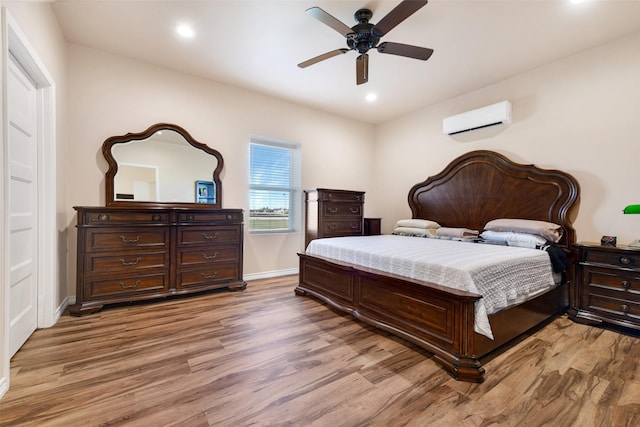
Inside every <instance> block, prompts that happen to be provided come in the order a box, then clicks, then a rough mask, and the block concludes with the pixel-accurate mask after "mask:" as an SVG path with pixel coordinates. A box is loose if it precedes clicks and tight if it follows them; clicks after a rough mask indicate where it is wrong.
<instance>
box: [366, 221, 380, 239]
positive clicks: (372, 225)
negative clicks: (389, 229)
mask: <svg viewBox="0 0 640 427" xmlns="http://www.w3.org/2000/svg"><path fill="white" fill-rule="evenodd" d="M380 234H382V219H381V218H365V219H364V235H365V236H378V235H380Z"/></svg>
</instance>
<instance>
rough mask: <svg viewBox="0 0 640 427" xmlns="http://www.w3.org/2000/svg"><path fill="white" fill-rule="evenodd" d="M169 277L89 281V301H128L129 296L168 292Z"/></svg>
mask: <svg viewBox="0 0 640 427" xmlns="http://www.w3.org/2000/svg"><path fill="white" fill-rule="evenodd" d="M167 282H168V281H167V276H166V275H165V274H164V273H157V274H147V275H141V276H123V277H120V278H109V279H93V280H89V281H88V283H87V285H88V286H86V287H85V290H86V291H88V295H86V297H87V298H88V299H103V298H106V297H109V298H117V299H120V300H123V299H124V300H126V299H127V298H126V297H128V296H131V295H137V294H141V293H148V292H160V291H165V290H167V289H168V288H167Z"/></svg>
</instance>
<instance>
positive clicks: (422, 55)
mask: <svg viewBox="0 0 640 427" xmlns="http://www.w3.org/2000/svg"><path fill="white" fill-rule="evenodd" d="M426 4H427V0H403V1H401V2H400V3H399V4H398V5H397V6H396V7H395V8H394V9H393V10H391V12H389V13H387V14H386V15H385V16H384V17H383V18H382V19H381V20H380V21H379V22H378V23H377V24H372V23H370V22H369V19H371V17H372V16H373V12H372V11H371V10H370V9H359V10H357V11H356V13H355V14H354V18H355V20H356V22H357V24H356V25H354V26H353V27H348V26H347V25H346V24H344V23H342V22H341V21H339V20H338V19H336V18H335V17H334V16H332V15H330V14H328V13H327V12H325V11H324V10H322V9H321V8H319V7H311V8H309V9H307V10H306V13H307V14H308V15H310V16H311V17H313V18H315V19H317V20H318V21H320V22H322V23H323V24H325V25H327V26H329V27H331V28H332V29H334V30H336V31H337V32H338V33H340V34H342V36H343V37H345V38H346V43H347V47H348V49H345V48H342V49H334V50H332V51H330V52H327V53H324V54H322V55H318V56H316V57H314V58H311V59H309V60H307V61H304V62H301V63H299V64H298V67H300V68H306V67H308V66H310V65H313V64H316V63H318V62H320V61H324V60H325V59H329V58H332V57H334V56H337V55H340V54H344V53H347V52H350V51H355V52H358V53H359V55H358V57H357V58H356V84H358V85H361V84H364V83H367V81H369V55H368V54H367V52H369V50H376V51H378V52H379V53H383V54H391V55H397V56H404V57H407V58H413V59H419V60H422V61H426V60H427V59H429V57H430V56H431V54H432V53H433V49H428V48H425V47H419V46H413V45H407V44H403V43H394V42H384V43H380V38H382V37H383V36H384V35H385V34H387V33H388V32H389V31H390V30H392V29H393V28H395V27H396V26H397V25H398V24H400V23H401V22H402V21H404V20H405V19H407V18H408V17H409V16H411V15H413V14H414V13H415V12H417V11H418V10H419V9H420V8H421V7H423V6H424V5H426Z"/></svg>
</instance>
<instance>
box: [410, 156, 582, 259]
mask: <svg viewBox="0 0 640 427" xmlns="http://www.w3.org/2000/svg"><path fill="white" fill-rule="evenodd" d="M579 198H580V186H579V185H578V182H577V181H576V179H575V178H574V177H572V176H571V175H569V174H568V173H566V172H562V171H559V170H548V169H540V168H538V167H536V166H534V165H522V164H518V163H514V162H512V161H511V160H509V159H507V158H506V157H505V156H503V155H502V154H498V153H495V152H493V151H486V150H480V151H472V152H469V153H467V154H464V155H462V156H460V157H458V158H457V159H455V160H453V161H452V162H451V163H450V164H449V165H448V166H447V167H446V168H445V169H444V170H443V171H442V172H440V173H439V174H437V175H434V176H432V177H429V178H427V180H426V181H424V182H421V183H418V184H416V185H414V186H413V187H412V188H411V190H410V191H409V206H410V207H411V212H412V215H413V218H424V219H430V220H433V221H436V222H438V223H439V224H440V225H442V226H443V227H467V228H471V229H474V230H480V231H482V229H483V227H484V225H485V224H486V223H487V222H489V221H491V220H493V219H497V218H521V219H536V220H542V221H548V222H553V223H555V224H559V225H561V226H562V228H563V231H564V233H563V237H562V239H561V240H560V242H559V244H560V245H561V246H564V247H566V248H568V247H569V246H570V245H571V244H573V243H575V240H576V236H575V229H574V228H573V225H572V222H573V219H574V218H575V215H576V213H577V209H578V202H579Z"/></svg>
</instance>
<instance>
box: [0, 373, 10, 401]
mask: <svg viewBox="0 0 640 427" xmlns="http://www.w3.org/2000/svg"><path fill="white" fill-rule="evenodd" d="M7 391H9V381H8V380H7V377H2V378H0V399H2V396H4V395H5V393H6V392H7Z"/></svg>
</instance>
